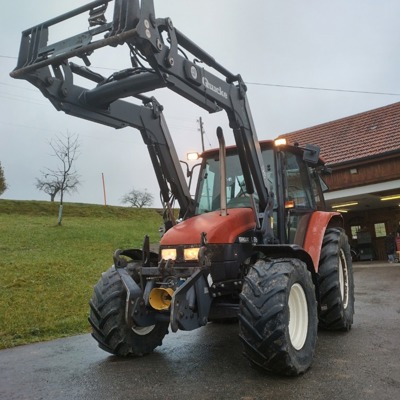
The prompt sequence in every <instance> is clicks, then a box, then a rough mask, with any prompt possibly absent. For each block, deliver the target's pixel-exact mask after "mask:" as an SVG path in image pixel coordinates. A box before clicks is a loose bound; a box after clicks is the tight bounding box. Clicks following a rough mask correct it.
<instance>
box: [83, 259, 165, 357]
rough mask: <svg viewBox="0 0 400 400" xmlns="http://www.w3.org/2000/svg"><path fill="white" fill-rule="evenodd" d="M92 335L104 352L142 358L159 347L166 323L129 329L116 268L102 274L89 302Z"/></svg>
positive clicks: (124, 292) (122, 292)
mask: <svg viewBox="0 0 400 400" xmlns="http://www.w3.org/2000/svg"><path fill="white" fill-rule="evenodd" d="M89 304H90V316H89V322H90V324H91V325H92V328H93V332H92V336H93V337H94V339H96V340H97V342H98V343H99V347H100V348H102V349H103V350H105V351H107V352H109V353H111V354H115V355H118V356H130V355H132V356H143V355H145V354H148V353H151V352H152V351H153V350H154V349H155V348H156V347H157V346H161V344H162V340H163V338H164V336H165V335H166V334H167V333H168V322H156V324H155V325H151V326H145V327H139V326H133V327H132V328H130V327H129V326H128V324H127V323H126V321H125V304H126V291H125V289H124V287H123V284H122V281H121V279H120V276H119V274H118V272H117V271H116V270H115V267H111V268H110V269H109V270H108V271H106V272H104V273H103V275H102V276H101V278H100V280H99V281H98V282H97V284H96V286H95V287H94V291H93V296H92V299H91V300H90V303H89Z"/></svg>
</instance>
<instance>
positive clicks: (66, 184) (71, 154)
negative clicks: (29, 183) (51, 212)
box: [36, 133, 79, 225]
mask: <svg viewBox="0 0 400 400" xmlns="http://www.w3.org/2000/svg"><path fill="white" fill-rule="evenodd" d="M49 144H50V147H51V148H52V150H53V156H54V157H56V158H57V159H58V164H59V167H57V168H56V169H50V168H46V169H45V170H44V171H41V173H42V175H43V176H42V178H36V188H37V189H39V190H42V191H43V192H45V193H47V194H48V195H50V200H51V201H54V199H55V197H56V196H57V195H60V209H59V214H58V225H61V221H62V209H63V202H64V194H66V193H72V192H76V191H77V190H78V185H79V175H78V173H77V172H76V170H75V169H73V165H74V162H75V161H76V159H77V158H78V156H79V153H78V149H79V142H78V136H77V135H71V134H69V133H67V134H66V135H65V136H64V137H63V138H59V137H57V138H56V139H54V140H53V141H51V142H50V143H49Z"/></svg>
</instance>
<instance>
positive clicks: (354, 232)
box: [350, 225, 361, 239]
mask: <svg viewBox="0 0 400 400" xmlns="http://www.w3.org/2000/svg"><path fill="white" fill-rule="evenodd" d="M350 229H351V238H352V239H357V232H359V231H360V230H361V226H360V225H353V226H352V227H350Z"/></svg>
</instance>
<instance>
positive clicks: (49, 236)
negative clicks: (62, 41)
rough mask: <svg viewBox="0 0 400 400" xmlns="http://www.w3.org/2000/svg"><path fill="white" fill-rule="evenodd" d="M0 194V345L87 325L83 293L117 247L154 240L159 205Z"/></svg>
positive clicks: (61, 333) (88, 294) (62, 333)
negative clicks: (61, 200) (128, 205)
mask: <svg viewBox="0 0 400 400" xmlns="http://www.w3.org/2000/svg"><path fill="white" fill-rule="evenodd" d="M57 217H58V205H57V204H52V203H49V202H29V201H12V200H0V349H2V348H8V347H13V346H17V345H21V344H26V343H32V342H37V341H43V340H50V339H54V338H59V337H63V336H68V335H74V334H79V333H85V332H89V331H90V329H89V324H88V321H87V317H88V312H89V306H88V301H89V299H90V297H91V294H92V289H93V286H94V285H95V284H96V282H97V281H98V279H99V277H100V275H101V273H102V272H103V271H105V270H107V269H108V268H109V267H110V266H111V265H112V254H113V252H114V250H115V249H117V248H132V247H141V245H142V242H143V237H144V235H145V234H149V236H150V240H151V242H152V243H157V241H158V240H159V234H158V228H159V226H160V225H161V224H162V218H161V216H160V214H159V213H158V212H157V211H156V210H152V209H132V208H125V207H110V206H108V207H104V206H95V205H87V204H69V203H67V204H65V205H64V212H63V224H62V226H58V225H57Z"/></svg>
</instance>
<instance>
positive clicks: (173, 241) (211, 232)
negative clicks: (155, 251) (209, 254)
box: [160, 208, 256, 246]
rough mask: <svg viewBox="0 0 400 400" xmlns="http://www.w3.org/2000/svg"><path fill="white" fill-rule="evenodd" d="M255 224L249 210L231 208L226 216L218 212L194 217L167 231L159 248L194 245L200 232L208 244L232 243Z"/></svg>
mask: <svg viewBox="0 0 400 400" xmlns="http://www.w3.org/2000/svg"><path fill="white" fill-rule="evenodd" d="M255 226H256V223H255V221H254V214H253V211H252V209H251V208H233V209H229V210H228V215H227V216H224V217H223V216H221V215H220V212H219V211H213V212H209V213H206V214H201V215H196V216H194V217H192V218H189V219H187V220H185V221H182V222H180V223H179V224H177V225H175V226H174V227H172V228H171V229H169V230H168V231H167V232H166V233H165V235H164V236H163V237H162V239H161V241H160V245H161V246H174V245H175V246H176V245H185V244H186V245H196V244H199V243H200V235H201V233H202V232H205V233H206V234H207V242H208V243H210V244H222V243H234V242H235V241H236V239H237V237H238V236H239V235H240V234H241V233H243V232H246V231H248V230H250V229H254V228H255Z"/></svg>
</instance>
